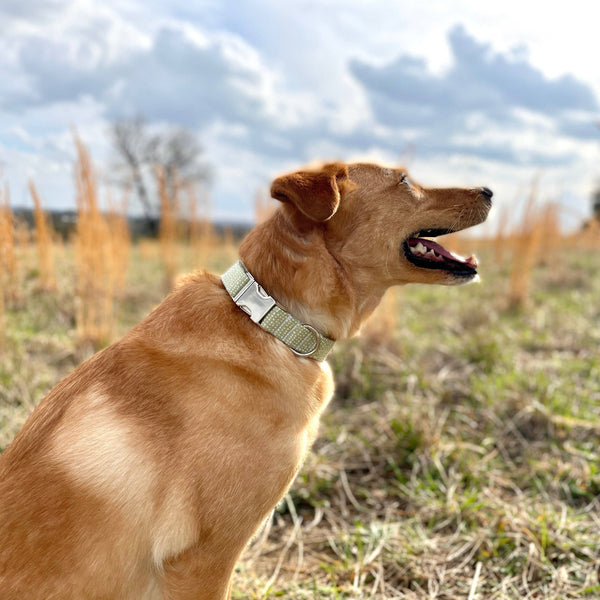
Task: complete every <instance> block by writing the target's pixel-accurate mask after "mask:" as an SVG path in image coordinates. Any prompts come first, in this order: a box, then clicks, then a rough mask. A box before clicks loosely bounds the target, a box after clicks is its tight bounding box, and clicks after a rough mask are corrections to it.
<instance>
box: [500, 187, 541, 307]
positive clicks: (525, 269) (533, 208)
mask: <svg viewBox="0 0 600 600" xmlns="http://www.w3.org/2000/svg"><path fill="white" fill-rule="evenodd" d="M537 203H538V197H537V182H534V183H532V185H531V191H530V193H529V197H528V199H527V202H526V205H525V210H524V213H523V219H522V222H521V225H520V227H519V228H518V229H517V231H516V232H515V233H513V235H512V240H511V242H512V247H513V257H512V266H511V274H510V291H509V294H508V301H509V305H510V306H512V307H516V308H518V307H523V306H525V304H526V303H527V300H528V297H529V282H530V280H531V270H532V268H533V266H534V264H535V261H536V257H537V252H538V249H539V245H540V241H541V236H542V232H543V229H542V226H543V219H541V218H540V214H539V209H538V206H537Z"/></svg>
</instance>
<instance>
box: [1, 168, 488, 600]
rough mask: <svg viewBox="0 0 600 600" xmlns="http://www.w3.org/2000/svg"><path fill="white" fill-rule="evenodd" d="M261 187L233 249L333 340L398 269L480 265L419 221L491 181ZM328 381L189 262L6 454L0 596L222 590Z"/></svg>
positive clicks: (390, 174) (441, 213) (271, 501)
mask: <svg viewBox="0 0 600 600" xmlns="http://www.w3.org/2000/svg"><path fill="white" fill-rule="evenodd" d="M271 192H272V195H273V197H275V198H277V199H278V200H281V201H282V205H281V206H280V208H279V209H278V210H277V212H276V213H275V214H274V216H273V217H272V218H271V219H270V220H269V221H267V222H266V223H264V224H262V225H260V226H258V227H256V228H255V229H254V230H252V231H251V232H250V234H249V235H248V236H247V238H246V239H245V241H244V242H243V243H242V245H241V248H240V256H241V258H242V259H243V261H244V263H245V265H246V267H247V268H248V270H249V271H250V273H252V274H253V275H254V277H255V278H256V280H257V282H259V283H260V284H261V285H262V286H263V288H264V289H265V290H266V291H267V292H268V293H269V294H270V295H271V296H273V297H274V298H275V299H276V300H277V302H278V304H279V305H280V306H282V307H283V308H284V309H285V310H286V311H288V312H289V313H291V315H293V316H295V317H296V318H297V319H299V320H300V321H302V322H304V323H307V324H309V325H310V326H311V329H310V330H311V331H312V328H314V330H318V331H319V332H321V333H322V334H324V335H326V336H327V337H328V338H331V339H332V340H342V339H345V338H348V337H350V336H352V335H354V334H356V332H357V331H358V330H359V328H360V326H361V324H362V323H363V322H364V321H365V319H366V318H367V317H368V316H369V315H370V314H371V312H372V311H373V309H374V308H375V307H376V306H377V304H378V303H379V301H380V299H381V297H382V295H383V293H384V292H385V290H386V289H387V288H388V287H390V286H392V285H397V284H404V283H410V282H420V283H441V284H456V283H462V282H465V281H468V280H470V279H472V278H473V277H474V276H475V275H476V266H477V265H476V261H475V260H474V259H473V258H469V259H461V258H459V257H456V256H453V255H452V254H450V253H449V252H447V251H446V250H444V249H443V248H441V246H439V245H437V244H435V243H434V242H433V241H431V240H423V239H419V238H418V236H419V232H423V234H424V235H429V236H430V237H431V236H435V235H438V234H441V233H444V232H447V231H456V230H459V229H463V228H465V227H470V226H472V225H475V224H477V223H480V222H481V221H483V220H484V219H485V218H486V216H487V213H488V210H489V208H490V205H491V200H490V199H491V195H492V194H491V192H490V191H489V190H488V189H487V188H477V189H425V188H422V187H421V186H419V185H417V184H416V183H415V182H413V181H412V180H410V179H408V177H407V176H406V175H405V174H404V173H403V172H402V171H401V170H399V169H388V168H382V167H380V166H377V165H374V164H350V165H345V164H343V163H333V164H327V165H325V166H323V167H321V168H318V169H313V170H305V171H299V172H297V173H291V174H289V175H284V176H282V177H279V178H278V179H276V180H275V181H274V183H273V185H272V188H271ZM332 392H333V381H332V377H331V372H330V369H329V367H328V366H327V363H325V362H320V361H318V360H313V359H311V358H303V357H299V356H297V355H296V354H295V353H294V352H293V351H292V350H291V349H290V348H289V347H288V346H286V345H285V344H284V343H283V342H281V341H280V340H279V339H277V338H276V337H275V336H274V335H272V334H271V333H269V332H267V331H265V330H264V329H262V328H261V326H259V325H257V324H256V323H255V322H253V320H252V319H251V318H250V317H249V316H248V315H247V314H246V313H245V312H244V311H243V310H240V308H238V306H236V304H234V302H233V300H232V297H231V296H230V294H229V293H228V292H227V291H226V290H225V288H224V286H223V283H222V282H221V280H220V279H219V277H217V276H215V275H210V274H198V275H194V276H191V277H190V278H189V279H188V280H187V282H185V283H184V284H182V285H181V286H179V287H178V288H177V289H176V290H175V291H174V292H173V293H172V294H171V295H170V296H169V297H167V298H166V299H165V300H164V301H163V302H162V303H161V304H160V306H158V308H156V310H154V311H153V312H152V313H151V314H150V315H149V316H148V317H147V318H146V319H144V320H143V321H142V322H141V323H140V324H139V325H137V326H136V327H134V328H133V329H132V330H131V331H130V332H129V333H128V334H127V335H126V336H125V337H124V338H123V339H121V340H120V341H118V342H116V343H115V344H113V345H112V346H110V347H109V348H107V349H105V350H103V351H102V352H99V353H98V354H96V355H95V356H93V357H92V358H90V359H89V360H87V361H86V362H84V363H83V364H82V365H80V366H79V367H78V368H77V369H76V370H75V371H74V372H73V373H72V374H71V375H69V376H68V377H66V378H65V379H64V380H63V381H61V382H60V383H59V384H58V385H57V386H56V387H55V388H54V389H53V390H52V391H51V392H50V393H49V394H48V396H47V397H46V398H45V399H44V400H43V402H42V403H41V404H40V405H39V406H38V407H37V408H36V410H35V411H34V412H33V414H32V415H31V417H30V418H29V420H28V421H27V423H26V424H25V426H24V427H23V429H22V430H21V431H20V433H19V434H18V435H17V437H16V438H15V440H14V442H13V443H12V444H11V445H10V446H9V448H8V449H7V450H6V451H5V452H4V454H3V455H2V456H1V458H0V598H2V600H13V599H14V600H17V599H18V600H37V599H39V600H70V599H71V600H82V599H92V598H94V599H96V598H97V599H115V600H116V599H118V600H128V599H131V600H134V599H135V600H139V599H140V598H142V599H159V598H160V599H169V600H178V599H192V598H193V599H195V600H200V599H206V600H209V599H210V600H223V599H225V598H228V597H229V595H230V592H231V575H232V571H233V569H234V566H235V563H236V561H237V560H238V557H239V556H240V554H241V552H242V550H243V549H244V547H245V545H246V544H247V542H248V540H249V539H250V538H251V537H252V535H253V534H254V533H255V532H256V530H257V528H258V527H259V526H260V524H261V523H262V522H263V521H264V520H265V518H266V517H267V516H268V515H269V513H270V512H271V511H272V510H273V508H274V507H275V505H276V504H277V502H278V501H279V500H280V499H281V498H282V496H283V495H284V494H285V492H286V490H287V489H288V488H289V486H290V484H291V483H292V481H293V479H294V477H295V475H296V473H297V471H298V469H299V468H300V466H301V464H302V461H303V459H304V457H305V455H306V453H307V451H308V449H309V448H310V446H311V444H312V442H313V440H314V438H315V435H316V432H317V427H318V421H319V416H320V414H321V412H322V411H323V409H324V408H325V407H326V405H327V403H328V402H329V399H330V398H331V395H332Z"/></svg>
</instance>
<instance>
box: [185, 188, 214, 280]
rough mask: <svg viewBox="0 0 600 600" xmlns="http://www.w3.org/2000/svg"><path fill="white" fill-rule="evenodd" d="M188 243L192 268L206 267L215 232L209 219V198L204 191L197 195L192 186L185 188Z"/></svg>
mask: <svg viewBox="0 0 600 600" xmlns="http://www.w3.org/2000/svg"><path fill="white" fill-rule="evenodd" d="M187 196H188V219H189V243H190V249H191V252H192V261H193V267H194V268H198V267H206V265H207V263H208V260H209V257H210V252H211V250H212V249H213V247H214V245H215V232H214V228H213V225H212V221H211V218H210V212H211V205H210V196H209V194H208V192H207V191H206V190H204V189H201V190H200V194H198V192H197V190H196V188H195V187H194V186H191V185H188V186H187Z"/></svg>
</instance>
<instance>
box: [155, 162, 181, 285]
mask: <svg viewBox="0 0 600 600" xmlns="http://www.w3.org/2000/svg"><path fill="white" fill-rule="evenodd" d="M155 173H156V183H157V186H158V194H159V198H160V233H159V241H160V252H161V256H162V260H163V263H164V266H165V273H166V278H165V290H171V289H172V288H173V285H174V284H175V278H176V276H177V271H178V261H177V252H176V250H177V248H176V246H177V216H178V213H179V202H178V197H177V195H178V188H177V185H175V186H174V189H172V190H169V186H168V185H167V176H166V172H165V170H164V168H163V167H161V166H159V165H157V166H156V169H155Z"/></svg>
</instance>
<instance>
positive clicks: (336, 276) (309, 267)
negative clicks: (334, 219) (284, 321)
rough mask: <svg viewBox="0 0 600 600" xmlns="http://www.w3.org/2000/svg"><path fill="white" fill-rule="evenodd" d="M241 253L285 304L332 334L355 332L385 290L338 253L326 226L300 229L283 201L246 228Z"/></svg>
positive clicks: (302, 318)
mask: <svg viewBox="0 0 600 600" xmlns="http://www.w3.org/2000/svg"><path fill="white" fill-rule="evenodd" d="M240 257H241V259H242V260H243V261H244V264H245V265H246V267H247V268H248V270H249V271H250V272H251V273H252V274H253V275H254V277H255V278H256V280H257V281H258V282H259V283H260V285H262V286H263V287H264V288H265V290H266V291H267V292H268V293H269V294H270V295H271V296H273V297H274V298H275V300H276V301H277V302H278V303H279V304H280V305H281V306H282V307H283V308H285V309H286V310H287V311H288V312H290V313H291V314H292V315H294V316H295V317H296V318H297V319H299V320H300V321H302V322H304V323H306V324H308V325H311V326H313V327H314V328H316V329H317V330H318V331H320V332H321V333H322V334H323V335H326V336H327V337H329V338H331V339H333V340H341V339H346V338H349V337H352V336H353V335H355V334H356V333H357V332H358V331H359V329H360V327H361V325H362V324H363V322H364V321H365V320H366V319H367V318H368V316H369V315H370V314H371V313H372V312H373V310H374V309H375V308H376V307H377V305H378V304H379V302H380V301H381V297H382V296H383V294H384V292H385V288H380V287H378V286H375V285H373V284H372V282H369V281H368V275H367V274H365V273H361V271H360V269H359V268H352V266H350V265H347V264H344V261H342V260H340V258H339V257H336V256H335V255H334V253H333V251H332V249H331V248H329V247H328V244H327V240H326V237H325V228H324V226H320V225H311V226H310V227H306V228H305V229H304V230H301V229H300V230H299V228H298V227H297V226H296V225H295V224H294V223H292V221H291V219H290V217H289V215H287V214H286V213H285V207H283V208H280V209H279V210H278V211H277V212H276V213H275V215H273V217H271V218H270V219H269V220H268V221H266V222H265V223H262V224H260V225H258V226H257V227H255V228H254V229H253V230H252V231H251V232H250V233H249V234H248V236H247V237H246V239H245V240H244V241H243V242H242V245H241V246H240Z"/></svg>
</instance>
